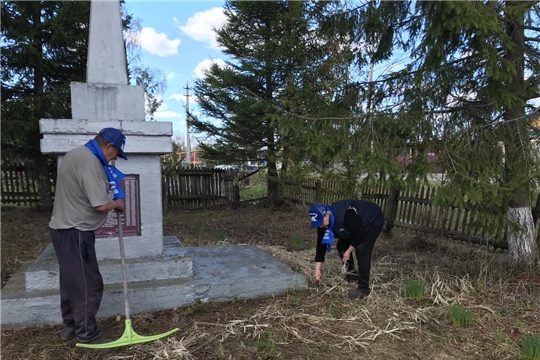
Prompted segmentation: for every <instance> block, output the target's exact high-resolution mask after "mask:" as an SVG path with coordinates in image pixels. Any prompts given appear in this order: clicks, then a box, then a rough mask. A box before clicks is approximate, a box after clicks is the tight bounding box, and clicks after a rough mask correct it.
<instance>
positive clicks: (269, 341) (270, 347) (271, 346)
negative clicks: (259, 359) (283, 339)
mask: <svg viewBox="0 0 540 360" xmlns="http://www.w3.org/2000/svg"><path fill="white" fill-rule="evenodd" d="M257 350H259V351H264V352H267V353H268V354H269V355H270V356H271V357H276V358H280V357H281V352H279V351H278V348H277V345H276V342H275V340H274V334H272V333H271V332H269V333H266V335H263V336H261V338H260V339H259V340H257Z"/></svg>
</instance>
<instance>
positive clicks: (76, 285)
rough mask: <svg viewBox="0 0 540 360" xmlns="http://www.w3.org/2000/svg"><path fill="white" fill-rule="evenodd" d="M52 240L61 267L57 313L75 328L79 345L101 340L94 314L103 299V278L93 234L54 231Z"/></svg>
mask: <svg viewBox="0 0 540 360" xmlns="http://www.w3.org/2000/svg"><path fill="white" fill-rule="evenodd" d="M51 237H52V242H53V246H54V251H55V252H56V257H57V259H58V264H59V265H60V310H61V312H62V320H63V322H64V325H66V326H74V327H75V334H76V335H77V338H78V339H79V340H80V341H82V342H87V341H92V340H95V339H98V338H99V337H101V331H100V329H99V327H98V325H97V322H96V314H97V312H98V310H99V306H100V304H101V297H102V296H103V278H102V277H101V273H100V272H99V266H98V262H97V258H96V250H95V243H96V237H95V235H94V232H93V231H79V230H77V229H74V228H72V229H66V230H54V229H51Z"/></svg>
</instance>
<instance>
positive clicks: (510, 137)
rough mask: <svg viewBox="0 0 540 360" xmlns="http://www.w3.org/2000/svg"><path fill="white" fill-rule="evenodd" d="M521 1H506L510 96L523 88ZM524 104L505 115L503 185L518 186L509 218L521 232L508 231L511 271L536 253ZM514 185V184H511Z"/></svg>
mask: <svg viewBox="0 0 540 360" xmlns="http://www.w3.org/2000/svg"><path fill="white" fill-rule="evenodd" d="M524 4H525V3H524V2H517V1H516V2H513V1H512V2H511V1H507V2H506V26H507V29H506V33H507V35H508V36H509V37H510V38H511V39H512V43H513V45H514V46H512V47H509V48H507V49H506V54H505V58H506V59H507V60H509V61H510V62H512V63H513V64H514V66H515V75H514V76H513V78H512V79H511V80H510V81H509V83H508V85H507V89H508V90H509V93H511V94H520V93H522V92H523V88H524V86H525V80H524V79H525V77H524V65H525V30H524V27H523V21H524V18H525V12H526V10H527V9H526V7H525V6H524ZM524 117H525V102H524V101H519V100H516V101H515V102H514V103H513V105H512V106H511V107H509V108H508V109H507V110H506V112H505V114H504V119H505V124H506V125H505V126H506V130H507V132H506V136H507V141H506V142H505V149H506V162H505V164H506V183H507V184H511V183H514V184H518V185H517V186H516V189H515V190H514V194H513V199H512V201H511V202H510V203H509V209H508V212H507V214H508V219H509V220H510V221H511V222H513V223H515V224H516V225H518V226H519V227H520V230H518V231H516V230H513V229H509V231H508V249H509V263H510V267H511V268H516V267H517V266H519V265H529V266H531V265H533V264H534V262H535V260H536V257H537V254H538V245H537V244H536V240H535V236H534V235H535V234H534V225H533V217H532V211H531V207H530V204H529V196H530V188H529V182H528V181H529V179H528V178H529V176H528V172H529V168H528V166H527V162H526V154H529V153H530V150H531V144H530V139H529V138H528V136H527V135H528V131H527V127H526V124H525V122H524V121H523V119H524ZM514 186H515V185H514Z"/></svg>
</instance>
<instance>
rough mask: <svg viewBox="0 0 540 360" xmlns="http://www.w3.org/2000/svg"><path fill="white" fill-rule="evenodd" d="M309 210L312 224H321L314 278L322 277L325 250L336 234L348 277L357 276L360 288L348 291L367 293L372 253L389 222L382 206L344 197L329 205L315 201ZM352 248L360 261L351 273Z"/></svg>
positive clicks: (352, 294) (359, 294)
mask: <svg viewBox="0 0 540 360" xmlns="http://www.w3.org/2000/svg"><path fill="white" fill-rule="evenodd" d="M308 212H309V216H310V218H311V228H312V229H315V228H318V231H317V250H316V254H315V269H314V271H313V279H314V280H315V281H319V280H320V279H321V266H322V263H323V262H324V258H325V253H326V252H327V251H328V252H330V249H331V246H332V243H333V241H334V238H337V239H338V243H337V245H336V248H337V251H338V254H339V256H340V257H341V259H342V261H343V263H344V264H347V271H349V275H347V277H346V280H348V281H351V280H352V281H354V280H355V278H357V279H358V288H357V289H355V290H353V291H351V292H349V298H350V299H358V298H363V297H365V296H368V295H369V293H370V288H369V273H370V270H371V253H372V252H373V247H374V246H375V241H376V240H377V238H378V237H379V234H380V233H381V231H382V228H383V226H384V224H385V222H386V221H385V219H384V214H383V212H382V210H381V208H380V207H379V206H378V205H377V204H375V203H372V202H370V201H364V200H342V201H337V202H335V203H332V204H330V206H327V205H324V204H315V205H313V206H312V207H311V208H310V209H309V211H308ZM353 251H354V252H355V253H356V260H357V261H358V275H357V276H354V275H351V274H350V273H351V272H352V271H353V270H354V261H353V259H352V252H353Z"/></svg>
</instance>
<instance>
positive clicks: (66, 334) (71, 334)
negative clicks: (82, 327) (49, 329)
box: [60, 325, 75, 341]
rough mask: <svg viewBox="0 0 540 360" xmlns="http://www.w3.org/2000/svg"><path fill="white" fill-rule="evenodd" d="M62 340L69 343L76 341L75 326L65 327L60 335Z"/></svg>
mask: <svg viewBox="0 0 540 360" xmlns="http://www.w3.org/2000/svg"><path fill="white" fill-rule="evenodd" d="M60 339H62V340H64V341H67V340H73V339H75V326H73V325H64V328H63V329H62V332H61V333H60Z"/></svg>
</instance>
